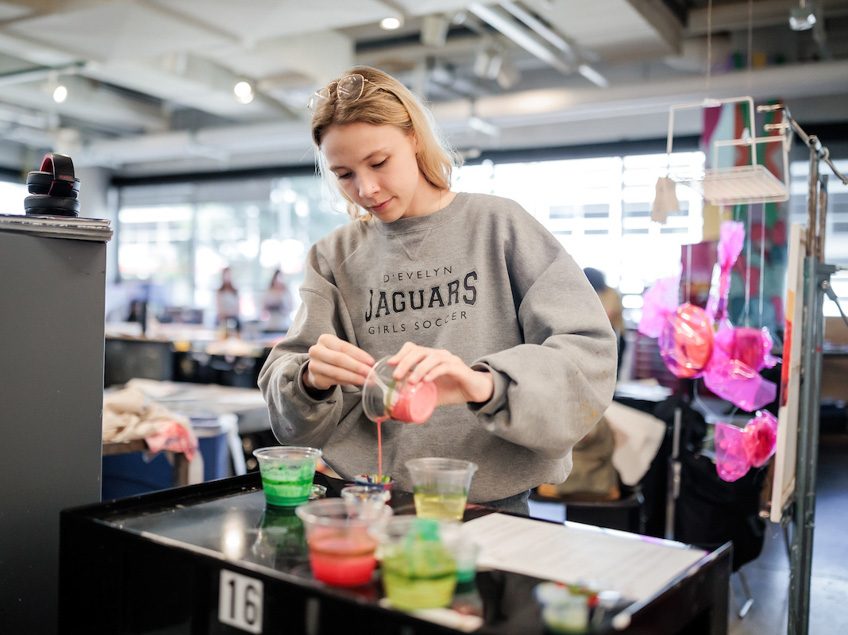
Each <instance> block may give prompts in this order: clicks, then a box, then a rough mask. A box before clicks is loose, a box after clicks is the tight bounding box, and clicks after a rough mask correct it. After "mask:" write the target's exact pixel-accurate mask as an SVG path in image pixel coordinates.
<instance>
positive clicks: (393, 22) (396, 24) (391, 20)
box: [380, 16, 403, 31]
mask: <svg viewBox="0 0 848 635" xmlns="http://www.w3.org/2000/svg"><path fill="white" fill-rule="evenodd" d="M402 24H403V20H401V19H400V18H399V17H397V16H391V17H388V18H383V19H382V20H380V28H381V29H383V30H385V31H394V30H395V29H399V28H400V27H401V25H402Z"/></svg>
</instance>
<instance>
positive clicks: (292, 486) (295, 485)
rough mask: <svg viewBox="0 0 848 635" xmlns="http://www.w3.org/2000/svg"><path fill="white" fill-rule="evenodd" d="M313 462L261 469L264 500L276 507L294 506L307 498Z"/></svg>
mask: <svg viewBox="0 0 848 635" xmlns="http://www.w3.org/2000/svg"><path fill="white" fill-rule="evenodd" d="M314 474H315V464H314V463H311V464H308V465H304V466H299V467H294V468H290V467H285V466H283V467H278V468H270V469H265V470H263V471H262V489H263V490H264V491H265V501H266V502H267V503H268V504H269V505H274V506H276V507H294V506H295V505H300V504H301V503H305V502H306V501H307V500H309V494H310V492H311V491H312V478H313V476H314Z"/></svg>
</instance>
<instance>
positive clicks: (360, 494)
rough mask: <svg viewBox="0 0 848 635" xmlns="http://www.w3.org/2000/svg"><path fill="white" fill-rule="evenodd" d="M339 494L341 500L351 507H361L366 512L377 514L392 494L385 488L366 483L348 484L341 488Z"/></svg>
mask: <svg viewBox="0 0 848 635" xmlns="http://www.w3.org/2000/svg"><path fill="white" fill-rule="evenodd" d="M341 496H342V500H343V501H345V502H346V503H347V504H348V505H349V506H351V507H353V508H356V509H361V510H363V512H364V513H366V514H379V513H381V511H382V509H383V506H384V505H385V504H386V503H388V502H389V499H390V498H391V497H392V494H391V492H390V491H389V490H387V489H378V488H376V487H370V486H368V485H348V486H347V487H343V488H342V491H341Z"/></svg>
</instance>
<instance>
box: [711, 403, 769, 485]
mask: <svg viewBox="0 0 848 635" xmlns="http://www.w3.org/2000/svg"><path fill="white" fill-rule="evenodd" d="M776 445H777V419H776V418H775V416H774V415H773V414H772V413H770V412H768V411H765V410H760V411H758V412H757V414H756V415H755V416H754V417H753V418H752V419H749V420H748V423H746V424H745V427H744V428H737V427H736V426H733V425H730V424H727V423H717V424H716V429H715V454H716V472H717V473H718V475H719V478H721V479H722V480H724V481H728V482H733V481H736V480H739V479H740V478H742V477H743V476H745V474H747V473H748V470H750V469H751V468H752V467H762V466H763V465H765V464H766V462H767V461H768V460H769V459H770V458H771V457H772V455H773V454H774V450H775V447H776Z"/></svg>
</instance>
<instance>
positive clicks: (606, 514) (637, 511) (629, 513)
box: [531, 484, 645, 534]
mask: <svg viewBox="0 0 848 635" xmlns="http://www.w3.org/2000/svg"><path fill="white" fill-rule="evenodd" d="M619 489H620V491H621V497H620V498H618V499H616V500H585V499H580V498H572V497H568V496H558V497H556V498H553V497H548V496H542V495H541V494H539V493H538V492H537V491H535V490H534V491H533V492H532V494H531V498H533V499H534V500H538V501H540V502H545V503H555V504H561V505H563V506H564V507H565V519H566V520H567V521H571V522H575V523H583V524H585V525H595V526H596V527H605V528H608V529H618V530H619V531H627V532H630V533H635V534H644V533H645V514H644V506H643V503H644V497H643V496H642V490H641V488H640V487H639V486H638V485H637V486H635V487H629V486H627V485H624V484H620V486H619Z"/></svg>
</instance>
